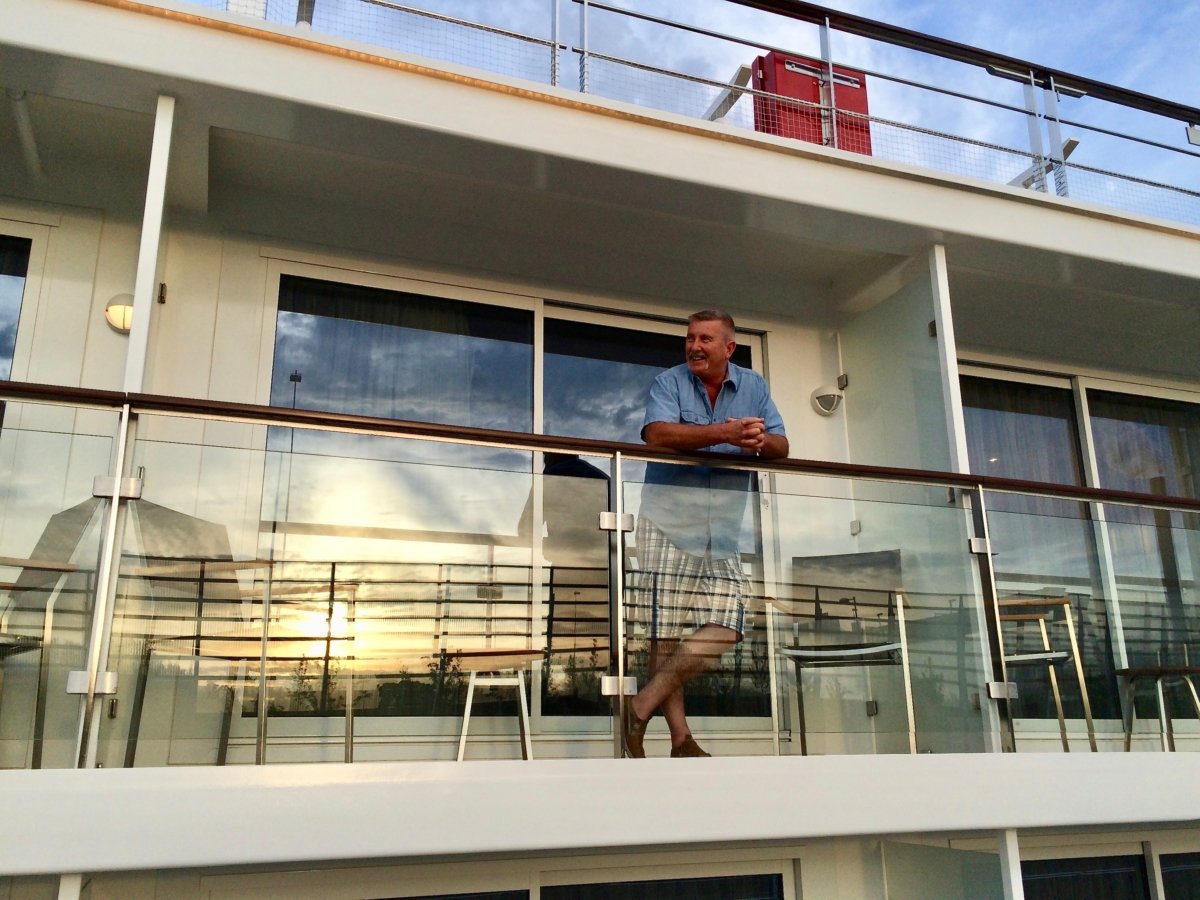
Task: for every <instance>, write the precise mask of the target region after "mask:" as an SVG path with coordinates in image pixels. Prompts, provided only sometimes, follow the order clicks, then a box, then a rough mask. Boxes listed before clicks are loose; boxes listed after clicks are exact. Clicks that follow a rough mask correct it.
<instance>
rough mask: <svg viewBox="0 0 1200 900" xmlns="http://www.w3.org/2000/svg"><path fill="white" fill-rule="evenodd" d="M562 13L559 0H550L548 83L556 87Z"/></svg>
mask: <svg viewBox="0 0 1200 900" xmlns="http://www.w3.org/2000/svg"><path fill="white" fill-rule="evenodd" d="M561 25H562V15H561V10H560V8H559V0H550V84H551V85H552V86H553V87H558V79H559V72H558V44H559V29H560V28H561Z"/></svg>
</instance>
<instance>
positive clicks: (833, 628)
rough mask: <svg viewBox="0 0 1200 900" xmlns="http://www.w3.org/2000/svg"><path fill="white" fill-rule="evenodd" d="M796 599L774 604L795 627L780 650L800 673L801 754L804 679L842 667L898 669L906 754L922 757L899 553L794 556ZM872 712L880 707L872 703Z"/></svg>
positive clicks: (802, 744)
mask: <svg viewBox="0 0 1200 900" xmlns="http://www.w3.org/2000/svg"><path fill="white" fill-rule="evenodd" d="M790 593H791V596H790V597H787V598H784V599H774V598H773V599H772V600H771V604H772V607H773V608H774V610H776V611H780V612H782V613H783V614H784V615H785V616H786V617H787V618H788V619H790V622H791V629H790V631H791V635H790V642H789V643H788V644H786V645H785V646H782V647H780V648H779V653H780V654H781V655H782V656H783V657H785V658H786V659H788V660H790V661H791V662H792V664H793V665H794V667H795V673H796V692H795V694H796V705H797V724H798V726H799V731H800V752H801V754H803V755H807V754H808V749H809V748H808V733H807V723H806V721H805V710H804V692H805V680H806V679H805V674H806V673H810V679H811V676H813V675H816V674H818V673H820V672H821V671H823V670H826V669H832V668H845V667H872V666H899V667H900V671H901V676H902V680H903V685H904V711H905V716H906V721H907V735H908V750H909V752H910V753H916V752H917V735H916V716H915V713H914V708H913V693H912V677H911V672H910V669H909V655H908V634H907V631H906V629H905V622H904V596H903V593H902V591H901V578H900V551H899V550H881V551H875V552H871V553H850V554H839V555H833V556H811V557H795V558H793V560H792V584H791V585H790ZM867 704H868V709H869V712H868V714H869V715H874V713H875V712H876V711H877V705H876V702H875V701H874V700H871V699H868V700H867Z"/></svg>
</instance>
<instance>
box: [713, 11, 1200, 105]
mask: <svg viewBox="0 0 1200 900" xmlns="http://www.w3.org/2000/svg"><path fill="white" fill-rule="evenodd" d="M727 2H730V3H736V4H738V5H739V6H747V7H750V8H751V9H758V10H762V11H763V12H768V13H774V14H776V15H780V16H786V17H788V18H790V19H797V20H799V21H802V22H811V23H814V24H823V23H825V22H826V21H828V22H829V27H830V28H833V29H834V30H836V31H843V32H845V33H847V34H854V35H857V36H859V37H866V38H872V39H874V40H877V41H882V42H883V43H886V44H892V45H893V46H896V47H904V48H906V49H909V50H920V51H922V52H924V53H929V54H931V55H933V56H940V57H942V58H943V59H950V60H954V61H956V62H962V63H968V64H970V65H973V66H979V67H981V68H985V69H986V68H989V67H1000V68H1004V69H1010V70H1016V71H1022V72H1028V73H1029V74H1030V76H1031V78H1033V79H1034V80H1036V81H1038V82H1045V83H1047V84H1048V83H1049V82H1050V80H1051V79H1053V81H1054V83H1055V84H1056V85H1058V87H1060V88H1068V89H1072V90H1079V91H1083V92H1084V93H1086V94H1088V95H1089V96H1092V97H1096V98H1097V99H1100V100H1107V101H1109V102H1111V103H1116V104H1119V105H1121V106H1127V107H1129V108H1131V109H1138V110H1141V111H1143V112H1148V113H1154V114H1155V115H1160V116H1165V117H1167V118H1169V119H1177V120H1179V121H1180V122H1184V123H1186V124H1189V125H1195V124H1197V123H1200V107H1195V106H1188V105H1187V104H1184V103H1175V102H1174V101H1171V100H1163V99H1161V98H1159V97H1152V96H1150V95H1149V94H1142V93H1139V92H1137V91H1131V90H1127V89H1125V88H1120V87H1117V86H1115V85H1111V84H1107V83H1105V82H1103V81H1096V80H1095V79H1092V78H1086V77H1084V76H1082V75H1074V74H1072V73H1070V72H1064V71H1061V70H1059V69H1052V68H1048V67H1046V66H1042V65H1038V64H1037V63H1032V62H1029V61H1027V60H1023V59H1018V58H1017V57H1013V56H1005V55H1003V54H1000V53H993V52H992V51H990V50H982V49H979V48H978V47H972V46H970V45H969V44H960V43H958V42H957V41H951V40H947V39H945V38H939V37H934V36H933V35H929V34H924V33H922V32H920V31H912V30H910V29H907V28H899V27H897V26H895V25H888V24H887V23H885V22H879V21H876V20H874V19H867V18H864V17H862V16H855V15H851V14H850V13H844V12H839V11H838V10H835V9H828V8H826V7H824V6H818V5H817V4H815V3H808V2H805V0H727Z"/></svg>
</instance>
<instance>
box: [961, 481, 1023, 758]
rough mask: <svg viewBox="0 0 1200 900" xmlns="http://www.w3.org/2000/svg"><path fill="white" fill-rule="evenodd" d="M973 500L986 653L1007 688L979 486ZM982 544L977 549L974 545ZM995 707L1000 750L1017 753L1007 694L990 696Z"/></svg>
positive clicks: (973, 491) (993, 573) (972, 492)
mask: <svg viewBox="0 0 1200 900" xmlns="http://www.w3.org/2000/svg"><path fill="white" fill-rule="evenodd" d="M966 493H967V496H968V497H970V500H971V518H972V523H973V525H974V530H975V536H974V538H973V539H972V550H973V551H974V552H973V554H972V555H973V556H974V557H975V561H976V565H977V566H978V571H979V583H980V586H981V587H982V589H983V610H984V619H985V620H986V624H987V635H986V637H987V649H988V656H989V661H990V663H991V674H992V677H993V678H998V679H999V681H1000V684H1002V685H1005V686H1007V684H1008V670H1007V667H1006V666H1005V663H1004V639H1003V637H1002V636H1001V634H1000V607H999V605H998V604H997V600H998V592H997V590H996V571H995V569H994V568H993V567H992V554H991V546H992V545H991V538H990V536H989V534H988V522H987V506H986V505H985V503H984V497H983V488H981V487H979V486H978V485H977V486H975V487H973V488H971V489H970V490H969V491H967V492H966ZM976 541H977V542H980V543H979V546H978V547H976V546H975V542H976ZM991 699H992V700H993V701H994V702H995V704H996V713H997V715H998V716H999V719H1000V749H1001V750H1002V751H1003V752H1006V753H1011V752H1013V751H1014V750H1015V749H1016V736H1015V733H1014V731H1013V720H1012V708H1011V706H1010V704H1009V699H1010V698H1009V696H1008V693H1007V690H1004V691H1001V692H999V694H998V695H995V696H991Z"/></svg>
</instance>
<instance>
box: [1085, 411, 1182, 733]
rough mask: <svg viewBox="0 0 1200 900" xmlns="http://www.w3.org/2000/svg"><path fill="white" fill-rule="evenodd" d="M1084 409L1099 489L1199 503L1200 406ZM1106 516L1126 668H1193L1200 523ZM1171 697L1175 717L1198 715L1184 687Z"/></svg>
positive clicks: (1148, 705) (1146, 512) (1163, 516)
mask: <svg viewBox="0 0 1200 900" xmlns="http://www.w3.org/2000/svg"><path fill="white" fill-rule="evenodd" d="M1088 406H1089V408H1090V412H1091V417H1092V434H1093V436H1094V439H1095V443H1096V463H1097V468H1098V470H1099V474H1100V483H1101V485H1103V486H1104V487H1107V488H1115V489H1117V490H1127V491H1139V492H1142V493H1147V494H1167V495H1174V496H1183V497H1196V496H1200V494H1198V493H1197V485H1196V476H1195V473H1196V471H1197V467H1198V466H1200V405H1196V404H1191V403H1183V402H1179V401H1176V400H1164V399H1158V398H1151V397H1142V396H1138V395H1135V394H1118V393H1113V392H1108V391H1090V390H1089V391H1088ZM1105 511H1106V513H1107V515H1108V519H1109V523H1110V524H1109V539H1110V542H1111V546H1112V557H1113V567H1114V569H1115V570H1116V577H1117V584H1118V587H1119V591H1120V598H1121V613H1122V621H1123V625H1124V637H1125V646H1126V650H1127V652H1128V656H1129V663H1130V665H1132V666H1146V665H1149V666H1161V665H1186V664H1188V663H1194V659H1190V658H1189V648H1190V649H1192V650H1194V648H1195V647H1196V645H1197V644H1198V643H1200V593H1198V591H1197V575H1198V574H1200V573H1198V569H1200V516H1197V515H1196V514H1194V513H1180V512H1170V511H1167V510H1156V509H1150V508H1147V507H1131V506H1120V505H1116V504H1107V505H1106V507H1105ZM1147 687H1148V690H1147V692H1146V694H1147V696H1145V697H1139V704H1143V703H1144V704H1145V707H1144V708H1145V711H1146V713H1149V712H1150V711H1151V710H1153V709H1154V708H1155V704H1154V703H1153V701H1152V698H1151V697H1149V693H1150V691H1151V690H1152V686H1147ZM1166 690H1167V691H1168V693H1169V694H1171V695H1172V696H1171V699H1169V700H1168V706H1169V707H1170V708H1171V709H1174V710H1190V709H1192V706H1191V701H1190V695H1188V694H1187V692H1186V688H1185V686H1184V685H1182V684H1174V685H1169V686H1167V687H1166ZM1141 708H1142V707H1141V705H1139V709H1141ZM1139 714H1142V713H1139Z"/></svg>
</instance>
